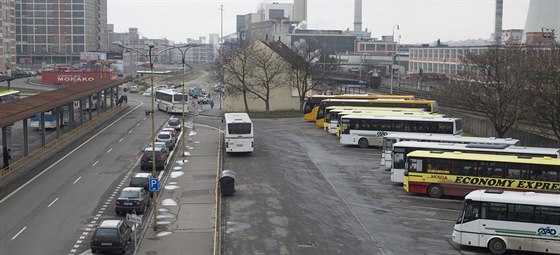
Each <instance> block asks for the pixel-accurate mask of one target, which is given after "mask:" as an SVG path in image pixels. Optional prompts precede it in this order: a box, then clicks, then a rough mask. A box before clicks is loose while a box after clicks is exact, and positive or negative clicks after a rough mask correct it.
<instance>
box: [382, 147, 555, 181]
mask: <svg viewBox="0 0 560 255" xmlns="http://www.w3.org/2000/svg"><path fill="white" fill-rule="evenodd" d="M416 150H424V151H434V152H435V151H441V152H445V151H461V152H472V153H492V154H499V155H516V156H526V157H551V158H559V159H560V148H544V147H520V146H513V145H508V144H482V143H468V144H467V143H463V144H458V143H438V142H416V141H404V142H398V143H395V144H393V156H392V159H393V162H392V163H390V165H391V181H393V182H397V183H403V182H404V172H405V163H406V162H407V160H408V158H407V156H406V155H408V153H410V152H413V151H416Z"/></svg>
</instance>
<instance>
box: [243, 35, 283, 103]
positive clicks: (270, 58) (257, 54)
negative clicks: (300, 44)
mask: <svg viewBox="0 0 560 255" xmlns="http://www.w3.org/2000/svg"><path fill="white" fill-rule="evenodd" d="M271 43H277V42H271ZM248 53H249V54H248V66H247V67H248V68H249V70H251V72H250V73H249V75H250V76H249V78H250V79H249V83H248V84H250V85H248V86H246V87H245V88H246V91H247V92H249V93H251V96H252V97H253V98H255V99H260V100H262V101H263V102H264V104H265V111H266V112H269V111H270V99H271V92H272V90H274V89H277V88H280V87H284V86H289V85H290V84H289V82H290V80H289V79H288V77H289V76H288V75H287V72H288V66H289V65H288V64H287V63H286V61H285V59H283V58H282V57H281V56H280V55H278V54H277V53H276V52H275V51H273V50H271V49H270V48H268V47H260V46H259V45H257V44H253V45H252V47H250V48H249V49H248ZM246 81H247V80H246Z"/></svg>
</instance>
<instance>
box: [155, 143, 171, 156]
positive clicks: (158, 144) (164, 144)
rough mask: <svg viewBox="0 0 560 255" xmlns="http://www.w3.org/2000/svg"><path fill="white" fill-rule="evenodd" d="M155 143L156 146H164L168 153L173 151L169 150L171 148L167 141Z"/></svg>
mask: <svg viewBox="0 0 560 255" xmlns="http://www.w3.org/2000/svg"><path fill="white" fill-rule="evenodd" d="M154 145H155V146H156V148H163V150H165V151H166V152H167V155H169V153H171V151H169V148H168V147H167V144H166V143H165V142H155V143H154Z"/></svg>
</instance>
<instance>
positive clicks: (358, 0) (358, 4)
mask: <svg viewBox="0 0 560 255" xmlns="http://www.w3.org/2000/svg"><path fill="white" fill-rule="evenodd" d="M354 31H356V32H361V31H362V0H354Z"/></svg>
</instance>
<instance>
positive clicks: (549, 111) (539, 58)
mask: <svg viewBox="0 0 560 255" xmlns="http://www.w3.org/2000/svg"><path fill="white" fill-rule="evenodd" d="M528 53H529V54H530V60H531V61H530V63H531V65H530V66H527V68H526V71H527V72H526V77H527V79H528V82H529V84H530V85H529V87H528V88H529V91H530V93H531V94H532V95H531V99H533V100H531V101H532V106H533V109H531V110H530V111H531V112H534V113H536V114H533V115H531V120H533V121H534V122H541V123H542V122H545V123H547V124H549V125H550V127H551V129H552V131H553V132H554V135H555V136H556V138H558V139H560V45H558V44H554V45H552V46H550V47H547V48H543V47H539V48H535V49H531V50H528ZM527 94H529V93H527Z"/></svg>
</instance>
